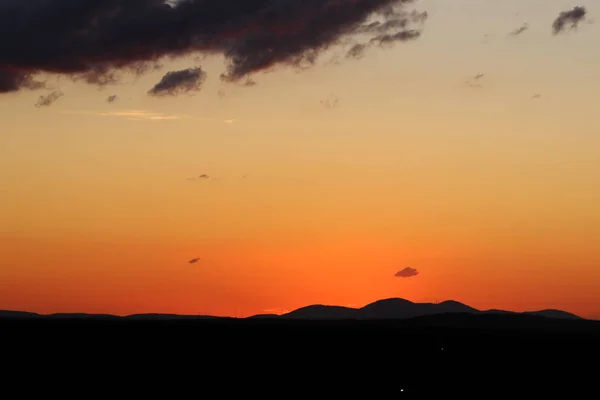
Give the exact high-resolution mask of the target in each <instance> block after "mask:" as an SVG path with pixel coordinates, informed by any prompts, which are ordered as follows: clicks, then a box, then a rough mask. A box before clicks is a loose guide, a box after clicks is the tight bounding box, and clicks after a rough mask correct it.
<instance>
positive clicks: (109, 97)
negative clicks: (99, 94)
mask: <svg viewBox="0 0 600 400" xmlns="http://www.w3.org/2000/svg"><path fill="white" fill-rule="evenodd" d="M118 98H119V97H118V96H117V95H116V94H113V95H112V96H108V97H107V98H106V101H107V102H109V103H114V102H115V101H116V100H117V99H118Z"/></svg>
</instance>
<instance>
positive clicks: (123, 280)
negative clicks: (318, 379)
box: [0, 0, 600, 318]
mask: <svg viewBox="0 0 600 400" xmlns="http://www.w3.org/2000/svg"><path fill="white" fill-rule="evenodd" d="M342 1H347V0H342ZM0 4H1V2H0ZM574 6H585V7H586V8H587V11H588V15H587V17H586V19H585V20H584V21H582V22H580V24H579V27H578V28H577V29H575V30H570V31H565V32H563V33H560V34H557V35H554V34H553V32H552V23H553V21H554V20H555V19H556V17H557V16H558V15H559V13H560V12H561V11H566V10H570V9H572V8H573V7H574ZM406 9H407V10H412V9H417V10H418V11H427V12H428V19H427V21H426V22H425V24H424V25H423V30H422V35H421V37H420V38H418V39H416V40H413V41H407V42H398V43H395V44H393V45H392V46H387V47H386V46H384V47H381V48H379V47H373V48H369V49H367V51H366V52H365V54H364V56H363V57H362V58H360V59H346V57H345V56H344V53H345V51H347V48H346V47H340V46H334V47H332V48H331V49H330V50H328V51H327V52H324V53H322V54H321V55H320V57H319V58H318V61H317V63H316V65H314V66H312V67H310V68H308V69H305V70H302V71H298V70H297V69H294V68H291V67H288V66H286V65H275V66H274V67H273V68H272V69H270V70H268V71H260V72H257V73H253V74H252V75H251V77H252V79H253V80H254V81H255V82H256V85H253V86H248V87H246V86H244V85H242V84H238V83H230V82H223V81H221V80H220V79H219V75H220V74H221V73H223V72H224V71H225V61H224V58H223V56H222V55H221V54H217V53H215V54H213V55H209V56H207V57H206V58H203V59H198V58H197V57H196V55H190V56H186V57H183V58H179V59H176V60H165V61H163V64H164V65H163V68H162V69H160V70H155V71H150V72H148V73H147V74H144V75H142V76H140V77H136V78H131V79H130V78H128V79H126V80H125V81H124V82H123V83H120V84H117V85H108V86H106V87H103V88H100V89H99V88H98V87H97V86H94V85H90V84H87V83H85V82H82V81H73V80H72V79H70V78H69V77H65V76H60V77H58V76H57V75H39V76H38V77H39V78H41V77H44V78H45V79H48V80H47V82H48V83H49V84H50V85H51V86H52V88H53V89H57V90H58V89H59V90H60V91H62V93H63V94H64V95H63V96H62V97H60V98H58V99H57V100H56V101H55V102H54V103H52V104H51V105H49V106H42V107H35V106H34V104H36V101H38V97H39V96H40V95H45V94H48V93H49V92H51V90H36V91H31V90H19V91H13V92H7V93H0V121H2V127H1V128H0V180H1V181H2V182H3V183H2V186H1V188H0V309H6V310H21V311H32V312H40V313H55V312H86V313H111V314H119V315H126V314H133V313H150V312H151V313H178V314H212V315H231V316H249V315H252V314H258V313H264V312H276V313H281V312H285V311H286V310H292V309H295V308H299V307H302V306H305V305H308V304H314V303H320V304H335V305H352V306H357V307H358V306H363V305H365V304H367V303H369V302H372V301H375V300H378V299H382V298H389V297H401V298H406V299H408V300H411V301H416V302H435V301H442V300H446V299H453V300H457V301H461V302H463V303H466V304H468V305H470V306H473V307H476V308H479V309H488V308H501V309H508V310H515V311H524V310H534V309H546V308H557V309H562V310H565V311H569V312H573V313H576V314H578V315H582V316H585V317H594V318H600V291H599V290H598V288H599V287H600V245H599V243H600V206H599V204H600V185H599V184H598V182H600V153H599V149H600V117H599V116H598V112H599V111H598V106H599V104H600V103H599V98H598V93H600V79H598V71H599V70H600V52H598V39H599V38H600V21H598V22H597V23H592V22H593V20H594V19H595V18H597V17H598V18H600V7H599V5H598V4H597V0H579V2H578V3H573V1H572V0H571V1H568V0H507V1H491V0H455V1H450V0H418V1H417V2H415V3H414V4H411V5H409V6H407V8H406ZM524 23H527V24H528V25H527V26H528V27H529V28H528V29H527V30H525V31H524V32H523V33H521V34H519V35H510V32H512V31H514V30H515V29H518V28H519V27H521V26H523V24H524ZM0 32H2V28H1V27H0ZM282 40H283V39H282ZM2 46H3V45H1V44H0V50H2ZM2 57H3V56H2V55H1V52H0V70H1V69H2V68H1V67H2V65H3V62H4V63H5V64H10V62H6V61H5V60H3V59H2ZM335 60H339V61H340V62H339V63H336V62H334V61H335ZM197 66H201V68H202V70H203V71H205V72H206V74H207V75H206V80H205V82H204V83H203V84H202V88H201V90H200V91H199V92H197V93H193V94H185V93H184V94H180V95H179V96H162V97H153V96H149V95H148V93H147V92H148V91H149V90H150V89H151V88H152V87H153V86H154V85H155V84H156V83H157V82H159V81H160V80H161V78H162V77H163V75H164V74H165V73H167V72H168V71H175V70H182V69H186V68H191V67H197ZM0 72H1V71H0ZM478 74H483V77H481V78H480V79H479V80H477V81H476V82H475V81H474V80H473V77H474V76H476V75H478ZM469 80H470V82H475V84H478V85H480V86H473V85H469V84H467V81H469ZM111 95H117V96H118V97H117V98H116V100H115V101H114V102H107V98H108V97H109V96H111ZM535 95H538V96H535ZM335 100H337V102H335ZM325 103H327V104H330V105H331V106H330V107H327V104H325ZM203 174H206V175H207V176H208V178H198V177H199V176H201V175H203ZM190 178H196V179H194V180H191V179H190ZM196 257H198V258H200V260H199V261H198V262H196V263H194V264H190V263H188V261H189V260H191V259H193V258H196ZM406 267H411V268H415V269H417V270H418V272H419V274H418V275H416V276H413V277H410V278H402V277H395V276H394V275H395V274H396V272H398V271H400V270H402V269H404V268H406Z"/></svg>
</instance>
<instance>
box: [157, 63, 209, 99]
mask: <svg viewBox="0 0 600 400" xmlns="http://www.w3.org/2000/svg"><path fill="white" fill-rule="evenodd" d="M204 81H206V72H204V71H202V68H200V67H197V68H188V69H182V70H181V71H169V72H167V73H166V74H165V75H164V76H163V77H162V79H161V80H160V81H159V82H158V83H157V84H156V85H154V87H153V88H152V89H150V91H148V94H149V95H151V96H177V95H179V94H182V93H189V92H198V91H199V90H200V89H201V88H202V84H203V83H204Z"/></svg>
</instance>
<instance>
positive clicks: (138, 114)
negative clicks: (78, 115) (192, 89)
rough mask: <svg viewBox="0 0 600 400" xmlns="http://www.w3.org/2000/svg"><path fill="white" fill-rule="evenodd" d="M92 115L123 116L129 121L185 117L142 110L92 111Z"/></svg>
mask: <svg viewBox="0 0 600 400" xmlns="http://www.w3.org/2000/svg"><path fill="white" fill-rule="evenodd" d="M94 115H98V116H101V117H117V118H125V119H128V120H130V121H170V120H177V119H182V118H185V116H181V115H169V114H163V113H153V112H149V111H143V110H125V111H107V112H98V113H94Z"/></svg>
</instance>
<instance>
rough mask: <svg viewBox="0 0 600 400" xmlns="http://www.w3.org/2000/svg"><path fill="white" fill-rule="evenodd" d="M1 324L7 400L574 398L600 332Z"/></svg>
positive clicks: (153, 318) (567, 326)
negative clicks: (13, 397)
mask: <svg viewBox="0 0 600 400" xmlns="http://www.w3.org/2000/svg"><path fill="white" fill-rule="evenodd" d="M357 310H358V311H357ZM417 310H418V312H417ZM423 310H425V311H423ZM440 310H445V312H443V311H442V312H441V311H440ZM358 314H361V315H362V317H361V318H360V319H359V318H357V315H358ZM417 314H418V315H417ZM536 314H537V315H536ZM2 315H3V318H0V338H1V339H2V342H1V343H2V344H3V348H2V352H1V353H0V354H1V356H2V358H1V359H2V364H3V366H5V369H4V371H5V372H4V373H3V376H2V377H3V389H4V390H3V391H4V392H6V393H9V391H11V393H12V391H13V390H15V389H18V392H15V393H20V395H21V396H25V395H30V396H33V397H35V396H43V397H52V396H53V395H57V396H59V397H63V398H65V397H66V398H69V397H78V398H82V397H83V398H87V397H109V398H120V397H124V398H147V397H152V398H154V397H163V398H169V399H178V398H182V397H190V396H193V397H198V398H250V397H252V398H254V397H256V398H263V399H264V398H267V399H271V398H272V399H296V398H304V399H388V398H393V399H398V398H400V399H402V398H405V399H410V398H412V399H415V398H419V399H432V400H434V399H443V398H450V397H452V398H463V399H471V398H472V399H487V398H498V399H517V398H525V399H537V398H553V399H554V398H565V399H579V398H589V397H595V396H596V395H597V390H598V389H597V384H596V379H597V362H598V359H599V356H600V321H592V320H586V319H583V318H579V317H576V316H573V315H572V314H568V313H563V312H560V311H552V310H550V311H544V312H536V313H512V312H503V311H496V310H491V311H485V312H482V311H477V310H475V309H473V308H471V307H468V306H466V305H463V304H460V303H457V302H444V303H440V304H434V305H419V304H415V303H411V302H408V301H406V300H401V299H388V300H382V301H379V302H375V303H372V304H370V305H368V306H366V307H363V308H361V309H351V308H350V309H348V308H344V307H327V306H318V305H317V306H310V307H305V308H301V309H299V310H296V311H293V312H292V313H288V314H286V315H283V316H279V317H278V316H273V315H263V316H255V317H252V318H244V319H237V318H213V317H192V316H188V317H185V316H184V317H181V316H173V315H137V316H131V317H126V318H125V317H123V318H121V317H114V316H85V318H82V316H81V315H79V316H75V317H73V318H65V316H64V315H62V316H60V317H59V318H56V317H53V316H36V315H35V314H34V315H32V314H13V313H2ZM415 315H417V316H415ZM544 315H547V316H544ZM365 316H367V317H365ZM548 316H550V317H548ZM556 316H558V317H559V318H554V317H556ZM563 317H566V318H563Z"/></svg>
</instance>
